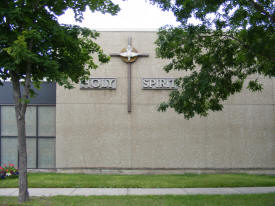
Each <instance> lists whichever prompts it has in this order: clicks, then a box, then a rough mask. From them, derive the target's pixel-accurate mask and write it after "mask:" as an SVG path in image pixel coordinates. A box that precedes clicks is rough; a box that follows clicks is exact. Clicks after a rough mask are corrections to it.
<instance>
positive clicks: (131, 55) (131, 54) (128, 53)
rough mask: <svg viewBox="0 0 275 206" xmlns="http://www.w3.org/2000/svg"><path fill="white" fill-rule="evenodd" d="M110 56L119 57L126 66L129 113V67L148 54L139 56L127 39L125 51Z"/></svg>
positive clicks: (129, 110) (129, 109)
mask: <svg viewBox="0 0 275 206" xmlns="http://www.w3.org/2000/svg"><path fill="white" fill-rule="evenodd" d="M111 56H116V57H121V59H122V60H123V61H124V62H125V63H127V64H128V112H131V65H132V63H134V62H135V61H136V60H137V58H138V57H148V56H149V54H140V53H138V52H137V50H136V49H135V48H133V47H132V38H131V37H129V38H128V46H127V49H125V48H124V49H122V51H121V52H120V53H113V54H111Z"/></svg>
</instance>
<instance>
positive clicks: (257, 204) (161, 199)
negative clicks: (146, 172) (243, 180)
mask: <svg viewBox="0 0 275 206" xmlns="http://www.w3.org/2000/svg"><path fill="white" fill-rule="evenodd" d="M15 205H20V206H27V205H28V206H30V205H36V206H74V205H75V206H86V205H88V206H140V205H142V206H274V205H275V194H254V195H176V196H172V195H169V196H168V195H165V196H116V197H114V196H88V197H84V196H74V197H68V196H56V197H40V198H31V201H29V202H27V203H24V204H18V201H17V198H16V197H0V206H15Z"/></svg>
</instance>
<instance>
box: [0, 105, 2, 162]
mask: <svg viewBox="0 0 275 206" xmlns="http://www.w3.org/2000/svg"><path fill="white" fill-rule="evenodd" d="M1 110H2V108H1V105H0V165H1V164H2V163H1V159H2V155H1V154H2V151H1V147H2V145H1V143H2V132H1V127H2V125H1Z"/></svg>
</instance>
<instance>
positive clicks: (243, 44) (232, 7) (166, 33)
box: [151, 0, 275, 119]
mask: <svg viewBox="0 0 275 206" xmlns="http://www.w3.org/2000/svg"><path fill="white" fill-rule="evenodd" d="M151 2H152V3H154V4H158V5H159V6H160V7H161V8H162V9H164V10H171V11H172V12H173V13H174V14H175V16H176V18H177V20H178V21H179V22H180V26H178V27H173V26H165V27H163V28H161V29H160V30H159V32H158V39H157V41H156V44H157V49H156V51H157V55H158V57H160V58H165V59H169V60H170V63H169V64H168V65H166V66H165V67H164V69H165V71H167V72H169V71H170V70H183V71H186V73H187V74H188V75H185V76H183V77H181V78H179V79H178V80H177V84H178V86H179V89H178V90H175V91H172V92H171V94H170V98H169V100H168V102H165V103H162V104H161V105H160V107H159V110H161V111H165V110H166V109H167V108H169V107H171V108H174V109H175V111H176V112H178V113H182V114H184V116H185V118H187V119H188V118H192V117H193V116H194V115H196V114H198V115H200V116H206V115H207V114H208V111H209V110H211V111H219V110H222V108H223V106H222V102H223V101H224V100H226V99H227V98H228V97H229V96H230V95H232V94H234V93H236V92H240V91H241V89H242V88H243V86H244V80H245V79H247V78H248V77H250V76H251V75H252V74H258V75H263V76H268V77H274V76H275V13H274V11H275V3H274V1H272V0H246V1H243V0H215V1H205V0H197V1H193V0H175V1H170V0H151ZM192 17H193V18H196V19H197V20H199V23H198V24H197V25H194V24H191V23H190V18H192ZM248 88H249V89H250V90H252V91H258V90H261V89H262V85H261V84H260V82H258V79H257V78H255V79H250V80H249V83H248Z"/></svg>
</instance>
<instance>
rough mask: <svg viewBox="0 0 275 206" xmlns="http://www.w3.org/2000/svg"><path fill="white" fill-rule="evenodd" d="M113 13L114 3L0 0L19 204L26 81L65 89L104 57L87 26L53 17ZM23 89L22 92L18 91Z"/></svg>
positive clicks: (0, 44) (2, 74)
mask: <svg viewBox="0 0 275 206" xmlns="http://www.w3.org/2000/svg"><path fill="white" fill-rule="evenodd" d="M86 8H89V9H90V10H91V11H100V12H102V13H106V12H107V13H110V14H116V13H117V12H118V11H119V7H118V5H115V4H114V3H113V2H112V1H111V0H43V1H40V0H2V1H0V21H1V23H0V84H3V81H5V80H7V79H10V80H11V82H12V85H13V96H14V102H15V111H16V120H17V130H18V151H19V201H20V202H23V201H26V200H28V199H29V195H28V183H27V153H26V133H25V112H26V108H27V104H28V102H29V99H30V97H31V96H32V95H34V92H33V90H32V89H30V85H31V82H32V84H33V85H34V86H36V87H39V84H40V82H41V81H43V80H46V81H49V82H57V83H58V84H59V85H64V86H65V87H67V88H72V84H73V83H78V82H79V81H84V80H85V79H87V78H88V77H89V74H90V70H91V69H95V68H96V67H97V65H96V64H95V63H94V60H93V58H92V57H91V54H92V53H95V54H97V56H98V59H99V61H100V62H102V63H105V62H107V61H108V60H109V57H108V56H107V55H105V54H104V53H103V51H102V50H101V48H100V47H99V45H97V44H96V43H95V42H93V41H92V39H95V38H96V37H98V35H99V34H98V33H96V32H95V31H91V30H89V29H87V28H81V27H78V26H71V25H60V24H59V23H58V21H57V16H59V15H61V14H64V12H65V11H66V10H67V9H72V10H73V11H74V15H75V19H76V20H77V21H81V20H82V19H83V12H84V11H85V10H86ZM20 87H22V88H23V89H22V92H21V90H20Z"/></svg>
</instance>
